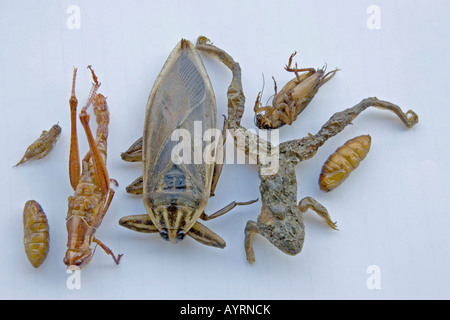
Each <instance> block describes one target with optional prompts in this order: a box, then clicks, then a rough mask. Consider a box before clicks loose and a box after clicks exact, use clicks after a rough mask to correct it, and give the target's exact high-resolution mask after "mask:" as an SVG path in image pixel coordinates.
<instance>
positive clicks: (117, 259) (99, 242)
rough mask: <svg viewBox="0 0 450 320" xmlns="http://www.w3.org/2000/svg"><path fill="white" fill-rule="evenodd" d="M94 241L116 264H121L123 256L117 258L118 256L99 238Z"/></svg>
mask: <svg viewBox="0 0 450 320" xmlns="http://www.w3.org/2000/svg"><path fill="white" fill-rule="evenodd" d="M92 241H94V242H95V243H96V244H98V245H99V246H100V248H102V249H103V250H104V251H105V252H106V253H107V254H109V255H111V256H112V258H113V259H114V262H115V263H116V264H119V261H120V258H122V256H123V254H119V255H118V256H117V258H116V256H115V255H114V253H113V252H112V250H111V249H110V248H108V247H107V246H106V245H105V244H104V243H103V242H101V241H100V240H98V239H97V238H94V239H92Z"/></svg>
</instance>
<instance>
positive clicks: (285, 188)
mask: <svg viewBox="0 0 450 320" xmlns="http://www.w3.org/2000/svg"><path fill="white" fill-rule="evenodd" d="M196 47H197V49H198V50H203V51H206V52H209V53H210V54H212V55H213V56H215V57H216V58H217V59H219V60H220V61H222V62H223V63H224V64H225V65H226V66H227V67H228V68H230V70H231V71H232V74H233V78H232V82H231V84H230V86H229V87H228V119H227V122H228V126H229V128H230V132H231V133H232V134H233V135H234V137H235V138H236V142H235V144H236V145H237V147H240V148H242V149H244V150H245V153H246V154H247V155H248V156H250V157H254V158H255V159H257V160H258V166H259V178H260V180H261V184H260V187H259V190H260V193H261V200H262V208H261V213H260V215H259V216H258V219H257V221H251V220H250V221H248V222H247V225H246V227H245V252H246V257H247V260H248V262H249V263H253V262H254V261H255V255H254V250H253V245H252V238H253V236H254V235H255V234H260V235H262V236H263V237H265V238H266V239H268V240H269V241H270V242H271V243H272V244H273V245H274V246H275V247H277V248H278V249H280V250H281V251H283V252H284V253H287V254H289V255H296V254H298V253H300V251H301V250H302V248H303V242H304V239H305V226H304V224H303V214H304V213H305V212H306V211H308V209H311V210H313V211H315V212H316V213H317V214H318V215H319V216H320V217H321V218H323V220H324V221H325V222H326V223H327V225H328V226H329V227H331V228H333V229H337V226H336V223H335V222H333V221H332V220H331V218H330V215H329V213H328V211H327V209H326V208H325V207H324V206H323V205H321V204H320V203H319V202H317V201H316V200H314V199H313V198H311V197H305V198H303V199H302V200H300V201H299V202H298V203H297V179H296V174H295V166H296V165H297V164H299V163H300V162H302V161H304V160H307V159H311V158H312V157H313V156H314V155H315V154H316V152H317V150H318V149H319V148H320V147H321V146H322V145H323V144H324V143H325V142H326V141H327V140H328V139H329V138H331V137H333V136H335V135H337V134H338V133H339V132H341V131H342V130H343V129H344V128H345V127H346V126H347V125H349V124H351V123H352V121H353V120H354V119H355V118H356V117H357V116H358V115H359V114H360V113H361V112H362V111H364V110H366V109H367V108H369V107H377V108H379V109H384V110H389V111H392V112H394V113H395V114H396V115H397V116H398V117H399V118H400V120H401V121H402V122H403V123H404V124H405V125H406V126H407V127H408V128H411V127H412V126H414V125H415V124H416V123H418V116H417V114H416V113H415V112H413V111H412V110H409V111H407V112H406V113H404V112H403V111H402V110H401V109H400V107H398V106H397V105H395V104H392V103H390V102H388V101H382V100H379V99H377V98H367V99H364V100H362V101H361V102H360V103H358V104H356V105H355V106H354V107H351V108H348V109H346V110H344V111H341V112H337V113H335V114H334V115H333V116H332V117H331V118H330V119H329V120H328V121H327V122H326V123H325V124H324V125H323V126H322V128H321V129H320V130H319V131H318V132H317V133H316V134H315V135H309V136H307V137H304V138H302V139H296V140H291V141H287V142H283V143H281V144H280V145H279V146H273V145H272V144H271V143H270V142H268V141H264V139H262V138H261V137H259V136H258V135H257V134H255V133H253V132H250V131H249V130H247V129H246V128H244V127H243V126H241V125H240V121H241V117H242V114H243V112H244V104H245V96H244V94H243V91H242V84H241V71H240V67H239V65H238V64H237V63H236V62H234V60H233V58H232V57H231V56H229V55H228V54H227V53H225V52H223V51H222V50H221V49H219V48H217V47H215V46H214V45H212V44H211V43H210V42H209V41H208V40H207V39H206V38H202V39H199V42H197V46H196ZM255 146H256V147H255ZM258 146H259V147H258ZM261 146H266V147H264V148H261ZM257 147H258V148H257ZM261 150H264V152H262V153H261ZM273 150H276V154H278V157H277V158H276V162H277V166H275V169H274V166H271V161H273V158H272V160H271V156H267V155H268V154H271V155H272V154H273ZM265 153H267V155H266V154H265ZM267 168H270V170H266V169H267Z"/></svg>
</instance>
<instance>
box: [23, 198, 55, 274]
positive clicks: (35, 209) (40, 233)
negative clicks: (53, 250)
mask: <svg viewBox="0 0 450 320" xmlns="http://www.w3.org/2000/svg"><path fill="white" fill-rule="evenodd" d="M49 240H50V236H49V226H48V222H47V216H46V215H45V213H44V210H42V207H41V205H40V204H39V203H38V202H37V201H35V200H29V201H27V202H26V203H25V207H24V209H23V244H24V246H25V253H26V254H27V257H28V260H30V263H31V264H32V265H33V267H35V268H37V267H39V266H40V265H41V264H42V263H43V262H44V260H45V258H46V257H47V253H48V250H49Z"/></svg>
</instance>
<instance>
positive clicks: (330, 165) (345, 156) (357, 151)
mask: <svg viewBox="0 0 450 320" xmlns="http://www.w3.org/2000/svg"><path fill="white" fill-rule="evenodd" d="M370 143H371V138H370V136H369V135H363V136H359V137H356V138H353V139H350V140H348V141H347V142H346V143H345V144H344V145H343V146H342V147H340V148H339V149H337V150H336V151H335V152H334V153H333V154H332V155H331V156H330V157H329V158H328V159H327V161H326V162H325V163H324V165H323V167H322V172H321V173H320V177H319V186H320V189H321V190H323V191H327V192H328V191H331V190H333V189H334V188H336V187H337V186H339V185H340V184H341V183H342V182H343V181H344V180H345V179H347V177H348V176H349V175H350V172H352V171H353V170H354V169H356V168H357V167H358V165H359V163H360V162H361V161H362V160H363V159H364V158H365V157H366V155H367V153H368V152H369V149H370Z"/></svg>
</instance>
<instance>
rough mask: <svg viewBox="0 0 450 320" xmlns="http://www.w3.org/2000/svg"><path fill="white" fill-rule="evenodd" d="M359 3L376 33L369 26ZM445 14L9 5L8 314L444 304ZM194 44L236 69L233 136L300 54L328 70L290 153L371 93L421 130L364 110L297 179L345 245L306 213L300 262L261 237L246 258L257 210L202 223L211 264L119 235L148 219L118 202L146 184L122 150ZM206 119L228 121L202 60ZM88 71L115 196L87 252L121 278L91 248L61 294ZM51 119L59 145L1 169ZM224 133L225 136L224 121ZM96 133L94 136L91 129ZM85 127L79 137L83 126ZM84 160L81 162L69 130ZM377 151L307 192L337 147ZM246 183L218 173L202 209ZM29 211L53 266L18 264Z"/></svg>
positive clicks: (190, 248) (128, 200) (279, 7)
mask: <svg viewBox="0 0 450 320" xmlns="http://www.w3.org/2000/svg"><path fill="white" fill-rule="evenodd" d="M71 5H76V6H78V7H79V8H80V13H81V20H80V29H69V28H68V26H67V20H68V19H69V18H70V15H71V13H70V12H69V13H67V9H68V7H69V6H71ZM371 5H377V6H378V8H379V9H380V18H381V20H380V23H381V24H380V27H381V28H380V29H372V30H371V29H369V28H368V27H367V20H368V19H369V20H370V16H371V15H372V14H373V12H370V13H368V12H367V9H368V7H369V6H371ZM449 9H450V5H449V2H448V1H445V0H442V1H430V0H426V1H425V0H423V1H411V0H408V1H406V0H405V1H382V0H378V1H356V0H355V1H337V0H335V1H331V0H329V1H316V2H315V1H249V0H246V1H199V0H191V1H145V2H144V1H132V0H127V1H75V0H73V1H49V0H46V1H5V0H2V1H1V2H0V46H1V47H0V48H1V51H0V54H1V56H0V70H1V71H0V90H1V92H0V106H1V111H2V116H1V117H0V130H1V134H0V136H1V145H2V150H3V152H2V157H0V163H1V165H0V168H1V175H0V176H1V180H2V181H1V184H0V186H1V187H0V188H1V191H0V203H1V206H2V209H1V217H2V224H1V225H2V228H1V232H0V243H1V244H2V246H1V259H0V297H1V298H3V299H78V298H83V299H94V298H95V299H449V298H450V275H449V270H450V257H449V244H450V232H449V231H450V219H449V199H450V186H449V181H450V171H449V160H450V157H449V154H450V153H449V148H448V146H449V145H448V140H447V138H448V133H449V130H448V121H449V120H450V119H449V111H448V105H449V101H450V97H449V93H448V92H449V81H448V71H449V61H450V59H449V56H448V52H449V49H450V47H449V42H448V32H449V20H448V12H449ZM200 34H202V35H205V36H207V37H209V38H210V39H211V40H213V42H214V43H215V44H216V45H217V46H219V47H221V48H223V49H225V50H226V51H227V52H228V53H230V54H231V55H232V56H233V57H234V59H235V60H236V61H238V62H239V63H240V65H241V67H242V80H243V87H244V90H245V94H246V98H247V103H246V111H245V114H244V119H243V122H242V123H243V125H244V126H246V127H247V128H254V129H255V126H254V124H253V115H254V114H253V110H252V108H253V104H254V101H255V98H256V96H257V94H258V92H259V91H260V90H261V88H262V85H263V78H262V74H264V76H265V90H264V97H263V101H266V100H267V99H268V98H269V97H270V96H271V95H272V93H273V85H272V80H271V76H272V75H273V76H275V78H276V80H277V82H278V86H279V88H281V87H282V85H283V84H285V83H286V82H287V81H289V80H290V79H291V78H292V74H289V73H288V72H286V71H284V69H283V67H284V65H285V64H286V63H287V60H288V58H289V56H290V54H291V53H292V52H294V51H298V54H297V56H296V58H295V59H296V60H295V61H297V62H298V63H299V66H301V67H315V68H318V67H322V66H323V65H324V64H325V63H327V64H328V70H331V69H332V68H335V67H339V68H341V69H342V71H340V72H338V73H337V74H336V76H335V77H334V78H333V79H332V80H331V81H330V82H328V83H327V84H326V85H324V86H323V87H322V88H321V89H320V91H319V93H318V94H317V95H316V97H315V98H314V100H313V101H312V103H311V104H310V105H309V106H308V108H307V109H306V110H305V111H304V112H303V113H302V114H301V115H300V116H299V118H298V120H297V121H296V122H295V123H294V124H293V125H292V126H284V127H283V128H281V130H280V140H281V141H286V140H290V139H294V138H301V137H303V136H306V135H307V134H308V132H311V133H316V132H317V131H318V130H319V128H320V127H321V126H322V124H324V123H325V122H326V121H327V120H328V119H329V118H330V116H331V115H332V114H333V113H334V112H337V111H341V110H343V109H345V108H348V107H351V106H353V105H355V104H356V103H358V102H359V101H360V100H362V99H363V98H366V97H369V96H377V97H378V98H380V99H383V100H388V101H391V102H393V103H395V104H398V105H399V106H401V107H402V109H403V110H404V111H406V110H408V109H413V110H414V111H415V112H417V114H418V115H419V124H417V125H416V126H415V127H414V128H412V129H407V128H406V127H405V126H404V125H403V124H402V123H401V122H400V120H399V119H398V118H397V117H396V116H395V115H394V114H392V113H390V112H388V111H383V110H378V109H375V108H372V109H368V110H367V111H365V112H363V113H362V114H361V115H360V116H359V117H358V118H357V119H356V120H355V121H354V124H353V126H349V127H347V128H346V129H345V130H344V131H343V132H342V133H340V134H339V135H337V136H336V137H334V138H332V139H330V140H329V141H328V142H327V143H326V144H325V145H324V146H323V147H322V148H321V149H320V150H319V152H318V153H317V154H316V156H315V157H314V158H313V159H311V160H308V161H306V162H304V163H301V164H300V165H298V166H297V168H296V172H297V179H298V199H299V200H300V199H301V198H303V197H305V196H312V197H314V198H315V199H317V200H318V201H319V202H321V203H322V204H324V205H325V206H326V207H327V208H328V210H329V212H330V214H331V216H332V218H333V220H337V223H338V227H339V231H334V230H331V229H330V228H328V227H327V226H326V225H325V224H324V223H323V222H322V221H321V220H320V219H319V218H318V217H317V216H316V215H315V214H314V213H313V212H308V213H306V214H305V226H306V239H305V244H304V248H303V251H302V252H301V253H300V254H299V255H297V256H293V257H292V256H288V255H285V254H284V253H282V252H281V251H279V250H278V249H276V248H275V247H273V246H272V245H271V244H270V243H269V242H268V241H267V240H266V239H264V238H262V237H260V236H255V238H254V239H255V240H254V248H255V256H256V262H255V263H254V264H253V265H249V264H248V263H247V261H246V259H245V252H244V248H243V241H244V232H243V231H244V226H245V224H246V222H247V221H248V220H256V218H257V216H258V214H259V209H260V206H261V202H258V203H256V204H253V205H251V206H247V207H239V208H236V209H234V210H233V211H232V212H230V213H229V214H227V215H225V216H222V217H220V218H219V219H216V220H212V221H209V222H205V225H206V226H208V227H209V228H211V229H212V230H213V231H215V232H216V233H218V234H219V235H220V236H222V237H223V238H224V239H225V240H226V242H227V247H226V248H225V249H223V250H220V249H216V248H212V247H207V246H204V245H201V244H200V243H197V242H196V241H194V240H193V239H191V238H189V237H187V238H186V239H185V240H184V241H182V242H181V243H179V244H177V245H173V244H170V243H168V242H165V241H163V240H162V239H161V238H160V236H159V235H158V234H141V233H137V232H132V231H130V230H128V229H124V228H122V227H120V226H119V225H118V223H117V222H118V220H119V219H120V218H121V217H122V216H125V215H130V214H139V213H144V208H143V205H142V201H141V199H140V198H139V197H137V196H132V195H129V194H127V193H126V192H125V186H126V185H127V184H128V183H130V182H131V181H132V180H134V179H135V178H136V177H137V176H139V175H140V170H141V165H140V164H139V163H127V162H124V161H122V160H121V158H120V153H121V152H122V151H124V150H126V149H127V148H128V146H129V145H130V144H131V143H132V142H134V140H135V139H136V138H138V137H139V136H140V135H141V132H142V126H143V118H144V110H145V105H146V101H147V98H148V94H149V92H150V90H151V87H152V85H153V82H154V80H155V78H156V76H157V75H158V73H159V71H160V70H161V67H162V65H163V64H164V62H165V60H166V58H167V56H168V55H169V53H170V52H171V50H172V49H173V48H174V46H175V45H176V43H177V42H178V41H179V40H180V39H181V38H186V39H189V40H191V41H193V42H195V41H196V38H197V36H198V35H200ZM204 61H205V65H206V68H207V70H208V73H209V75H210V77H211V80H212V82H213V86H214V90H215V93H216V99H217V104H218V114H219V116H220V115H221V114H225V113H226V90H227V86H228V84H229V81H230V79H231V73H230V72H229V70H228V69H226V68H225V67H224V66H223V65H222V64H220V63H219V62H217V61H215V60H213V59H211V58H210V57H205V58H204ZM89 64H91V65H92V66H93V68H94V70H95V71H96V73H97V75H98V77H99V79H100V81H101V83H102V86H101V88H100V90H99V92H101V93H103V94H104V95H106V96H107V97H108V104H109V108H110V112H111V123H110V137H109V145H108V151H109V154H108V156H109V158H108V164H107V166H108V169H109V173H110V176H111V177H112V178H115V179H117V180H118V181H119V183H120V186H119V187H118V188H117V190H116V195H115V198H114V200H113V202H112V204H111V207H110V209H109V212H108V213H107V215H106V217H105V219H104V221H103V224H102V226H101V227H100V229H99V230H98V232H97V237H98V238H99V239H100V240H102V241H103V242H104V243H105V244H107V245H108V246H109V247H110V248H111V249H112V250H113V251H114V252H115V253H116V254H117V253H123V254H124V256H123V258H122V261H121V263H120V265H119V266H116V265H115V264H114V263H113V261H112V259H111V258H110V257H109V256H107V255H106V254H105V253H104V252H103V251H102V250H100V249H99V248H98V250H97V251H96V254H95V256H94V258H93V260H92V262H91V263H90V264H89V265H88V266H87V267H86V268H85V269H83V270H82V271H81V274H80V276H81V277H80V283H81V289H73V290H69V289H68V288H67V286H66V281H67V279H68V277H69V276H70V274H67V273H66V270H65V266H64V264H63V263H62V258H63V256H64V253H65V250H66V241H67V232H66V228H65V217H66V213H67V197H68V196H69V195H71V194H72V193H73V191H72V189H71V187H70V184H69V180H68V151H69V141H70V140H69V139H70V134H69V133H70V115H69V104H68V100H69V98H70V88H71V80H72V71H73V67H78V68H79V69H78V79H77V96H78V100H79V101H80V104H81V103H82V102H84V101H85V99H86V96H87V94H88V91H89V89H90V85H91V78H90V73H89V71H88V70H87V69H86V66H87V65H89ZM56 122H59V124H60V126H61V127H62V129H63V132H62V136H61V138H60V140H59V141H58V143H57V144H56V146H55V148H54V150H53V151H52V152H51V153H50V154H49V155H48V156H47V157H45V158H43V159H41V160H38V161H33V162H29V163H26V164H23V165H22V166H19V167H16V168H13V167H12V166H13V165H14V164H16V163H17V162H18V161H19V159H20V158H21V157H22V155H23V153H24V151H25V149H26V148H27V146H28V145H29V144H30V143H31V142H33V141H34V140H35V139H36V138H37V137H38V136H39V135H40V133H41V131H42V130H48V129H49V128H50V127H51V126H52V125H53V124H54V123H56ZM218 122H219V124H221V123H222V121H221V120H220V118H219V121H218ZM91 123H93V124H95V122H93V121H91ZM79 128H80V129H81V126H80V127H79ZM79 133H80V135H79V141H80V151H81V153H82V154H84V153H85V152H86V151H87V143H86V139H85V136H84V135H83V132H82V131H81V130H80V131H79ZM361 134H370V135H371V136H372V148H371V151H370V152H369V154H368V156H367V158H366V159H365V160H364V161H363V162H362V163H361V165H360V167H359V168H358V169H356V170H355V171H354V172H353V173H352V174H351V176H350V177H349V178H348V180H347V181H345V183H344V184H342V185H341V186H340V187H339V188H337V189H336V190H334V191H333V192H331V193H323V192H321V191H320V190H319V188H318V183H317V179H318V176H319V173H320V169H321V166H322V164H323V163H324V161H325V160H326V159H327V158H328V156H329V155H330V154H331V153H332V152H333V151H334V150H335V149H336V148H338V147H339V146H341V145H342V144H343V143H344V142H345V141H347V140H348V139H350V138H352V137H355V136H357V135H361ZM258 186H259V179H258V176H257V169H256V167H255V166H251V165H226V166H225V167H224V171H223V173H222V177H221V180H220V181H219V185H218V188H217V190H216V196H215V197H214V198H212V199H211V200H210V201H209V203H208V206H207V212H208V213H212V212H215V211H216V210H217V209H219V208H222V207H223V206H225V205H226V204H228V203H229V202H231V201H233V200H239V201H246V200H250V199H254V198H257V197H260V195H259V189H258ZM29 199H35V200H37V201H38V202H39V203H40V204H41V205H42V207H43V208H44V210H45V212H46V214H47V216H48V220H49V224H50V229H51V230H50V235H51V242H50V252H49V255H48V257H47V259H46V261H45V262H44V264H43V265H42V266H41V267H40V268H38V269H34V268H33V267H32V266H31V265H30V264H29V262H28V261H27V258H26V255H25V253H24V250H23V244H22V237H23V230H22V210H23V206H24V204H25V202H26V201H27V200H29ZM373 265H375V266H378V267H379V270H380V281H381V288H380V289H369V288H368V287H367V285H366V282H367V279H368V278H369V276H370V274H369V273H367V269H368V267H370V266H373Z"/></svg>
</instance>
